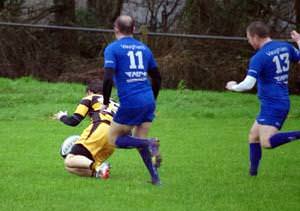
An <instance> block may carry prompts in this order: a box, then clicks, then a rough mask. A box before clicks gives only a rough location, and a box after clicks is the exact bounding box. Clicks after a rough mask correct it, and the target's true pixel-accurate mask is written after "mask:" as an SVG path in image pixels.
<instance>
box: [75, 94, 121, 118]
mask: <svg viewBox="0 0 300 211" xmlns="http://www.w3.org/2000/svg"><path fill="white" fill-rule="evenodd" d="M102 106H103V96H102V95H99V94H92V95H89V96H87V97H84V98H82V100H81V101H80V103H79V105H78V106H77V108H76V110H75V112H74V114H77V115H80V116H81V117H83V118H84V117H86V116H87V115H88V116H89V117H90V118H91V121H92V123H98V122H102V121H106V122H107V121H108V122H109V123H110V122H111V120H112V118H113V116H114V115H115V113H116V112H117V110H118V107H119V104H118V103H116V102H113V101H112V100H110V103H109V106H108V107H107V108H106V109H105V110H103V111H101V112H100V109H101V107H102Z"/></svg>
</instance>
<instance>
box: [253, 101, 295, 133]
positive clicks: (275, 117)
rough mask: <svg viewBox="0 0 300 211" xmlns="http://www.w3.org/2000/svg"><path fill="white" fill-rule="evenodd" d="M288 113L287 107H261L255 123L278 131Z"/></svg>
mask: <svg viewBox="0 0 300 211" xmlns="http://www.w3.org/2000/svg"><path fill="white" fill-rule="evenodd" d="M288 113H289V107H287V108H274V107H270V106H261V107H260V112H259V114H258V115H257V117H256V121H257V122H258V123H259V124H261V125H270V126H274V127H276V128H277V129H278V130H280V129H281V127H282V125H283V123H284V121H285V119H286V118H287V115H288Z"/></svg>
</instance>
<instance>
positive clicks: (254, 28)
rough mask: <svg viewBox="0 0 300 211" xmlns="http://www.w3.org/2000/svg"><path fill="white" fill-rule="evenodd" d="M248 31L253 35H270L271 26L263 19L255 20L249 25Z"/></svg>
mask: <svg viewBox="0 0 300 211" xmlns="http://www.w3.org/2000/svg"><path fill="white" fill-rule="evenodd" d="M247 32H248V33H249V34H250V35H251V36H254V35H257V36H258V37H260V38H266V37H269V36H270V27H269V26H268V25H266V24H265V23H263V22H261V21H254V22H252V23H250V24H249V26H248V27H247Z"/></svg>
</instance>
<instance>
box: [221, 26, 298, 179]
mask: <svg viewBox="0 0 300 211" xmlns="http://www.w3.org/2000/svg"><path fill="white" fill-rule="evenodd" d="M246 32H247V38H248V42H249V43H250V45H251V46H252V47H253V48H254V49H255V50H257V52H256V54H255V55H254V56H253V57H252V58H251V60H250V63H249V67H248V73H247V76H246V78H245V79H244V80H243V81H242V82H240V83H239V84H237V83H236V82H235V81H229V82H228V83H227V85H226V88H227V89H228V90H231V91H236V92H242V91H246V90H249V89H252V88H253V87H254V85H255V83H256V82H257V90H258V98H259V101H260V113H259V114H258V116H257V117H256V121H255V122H254V123H253V125H252V128H251V130H250V132H249V146H250V147H249V151H250V170H249V173H250V175H251V176H256V175H257V171H258V167H259V162H260V160H261V157H262V150H261V146H262V147H264V148H267V149H273V148H276V147H278V146H281V145H282V144H285V143H289V142H291V141H293V140H296V139H299V138H300V131H292V132H282V133H279V132H278V131H279V130H280V129H281V127H282V125H283V123H284V121H285V119H286V117H287V115H288V112H289V109H290V99H289V93H288V74H289V69H290V64H291V63H292V62H297V63H299V60H300V52H299V50H298V49H296V48H295V47H294V46H292V45H291V44H289V43H287V42H281V41H273V40H272V39H271V38H270V35H269V34H270V30H269V27H268V26H267V25H265V24H264V23H262V22H258V21H257V22H253V23H251V24H250V25H249V26H248V28H247V31H246ZM291 37H292V39H293V40H294V41H295V42H296V43H297V44H298V47H300V35H299V34H298V33H297V32H296V31H293V32H292V33H291Z"/></svg>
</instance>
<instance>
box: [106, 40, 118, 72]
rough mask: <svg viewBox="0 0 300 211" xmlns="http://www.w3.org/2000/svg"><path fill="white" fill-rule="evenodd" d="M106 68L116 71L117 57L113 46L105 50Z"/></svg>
mask: <svg viewBox="0 0 300 211" xmlns="http://www.w3.org/2000/svg"><path fill="white" fill-rule="evenodd" d="M104 68H106V69H108V68H111V69H114V70H115V69H116V55H115V53H114V48H113V46H112V45H109V46H107V47H106V48H105V51H104Z"/></svg>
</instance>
